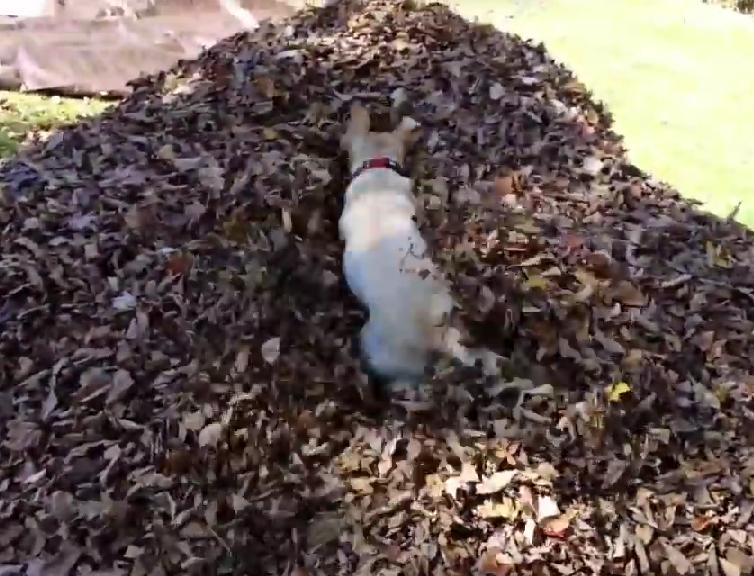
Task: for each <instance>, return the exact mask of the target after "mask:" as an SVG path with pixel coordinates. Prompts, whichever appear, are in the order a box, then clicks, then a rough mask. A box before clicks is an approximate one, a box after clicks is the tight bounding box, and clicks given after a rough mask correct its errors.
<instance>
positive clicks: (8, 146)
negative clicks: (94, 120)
mask: <svg viewBox="0 0 754 576" xmlns="http://www.w3.org/2000/svg"><path fill="white" fill-rule="evenodd" d="M108 106H110V103H109V102H105V101H102V100H98V99H95V98H81V99H79V98H60V97H57V96H51V97H50V96H40V95H36V94H23V93H18V92H7V91H2V90H0V157H3V156H8V155H10V154H13V153H14V152H15V151H16V150H17V149H18V147H19V146H20V145H21V144H22V143H23V142H24V141H25V140H26V139H27V138H28V137H30V136H31V135H33V134H40V133H43V132H49V131H51V130H54V129H55V128H57V127H59V126H62V125H65V124H69V123H71V122H75V121H76V120H77V119H79V118H82V117H86V116H94V115H97V114H101V113H102V112H103V111H104V110H105V109H106V108H107V107H108Z"/></svg>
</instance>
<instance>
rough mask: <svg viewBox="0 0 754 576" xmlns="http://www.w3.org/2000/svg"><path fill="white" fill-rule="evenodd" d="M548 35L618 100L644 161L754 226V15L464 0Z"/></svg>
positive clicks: (558, 1) (710, 9)
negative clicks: (735, 209)
mask: <svg viewBox="0 0 754 576" xmlns="http://www.w3.org/2000/svg"><path fill="white" fill-rule="evenodd" d="M450 4H451V5H452V6H453V7H454V8H456V9H457V10H458V11H459V12H460V13H462V14H463V15H465V16H467V17H476V18H479V19H480V20H482V21H486V22H491V23H493V24H495V25H496V26H497V27H498V28H500V29H502V30H506V31H511V32H516V33H518V34H520V35H522V36H524V37H527V38H532V39H535V40H537V41H541V42H543V43H544V44H545V46H546V47H547V48H548V50H549V51H550V53H551V54H552V56H553V57H554V58H556V59H557V60H559V61H561V62H563V63H564V64H566V65H567V66H568V67H569V68H571V69H572V70H574V71H575V72H576V74H577V75H578V76H579V78H580V79H581V80H582V81H583V82H584V83H585V84H586V85H587V86H589V88H590V89H591V90H592V91H593V92H594V94H595V96H596V97H597V98H599V99H601V100H603V101H604V102H605V103H607V105H608V107H609V108H610V110H611V111H612V113H613V115H614V117H615V121H616V131H617V132H619V133H621V134H623V135H624V136H625V138H626V145H627V147H628V149H629V153H630V156H631V159H632V160H633V162H634V163H635V164H637V165H638V166H639V167H641V168H642V169H644V170H646V171H647V172H649V173H651V174H653V175H654V176H655V177H657V178H659V179H661V180H664V181H666V182H668V183H670V184H672V185H673V186H675V187H676V188H677V189H678V190H679V191H680V192H681V193H682V194H684V195H685V196H687V197H690V198H694V199H697V200H700V201H702V202H703V203H704V204H705V207H706V208H707V209H709V210H710V211H712V212H714V213H716V214H719V215H721V216H727V215H728V214H729V213H730V212H731V210H732V209H733V208H734V207H735V206H736V204H738V203H739V202H741V209H740V211H739V213H738V218H739V219H740V220H741V221H742V222H744V223H746V224H747V225H748V226H750V227H752V228H754V18H753V17H752V16H747V15H743V14H739V13H736V12H733V11H731V10H726V9H723V8H720V7H718V6H713V5H708V4H703V3H701V2H700V1H699V0H547V1H546V2H545V1H542V0H530V1H525V0H460V1H458V2H455V3H454V2H453V1H450Z"/></svg>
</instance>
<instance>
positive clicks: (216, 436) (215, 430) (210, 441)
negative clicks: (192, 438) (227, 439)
mask: <svg viewBox="0 0 754 576" xmlns="http://www.w3.org/2000/svg"><path fill="white" fill-rule="evenodd" d="M222 433H223V425H222V424H220V422H212V423H210V424H207V425H206V426H205V427H204V428H202V429H201V431H200V432H199V438H198V441H199V446H209V447H211V448H217V444H218V443H219V442H220V438H221V437H222Z"/></svg>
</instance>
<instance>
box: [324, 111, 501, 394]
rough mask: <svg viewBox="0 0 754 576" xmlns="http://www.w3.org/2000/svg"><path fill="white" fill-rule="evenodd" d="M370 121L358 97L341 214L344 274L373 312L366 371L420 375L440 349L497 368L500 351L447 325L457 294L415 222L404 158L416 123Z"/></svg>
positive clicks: (347, 142) (403, 378) (401, 377)
mask: <svg viewBox="0 0 754 576" xmlns="http://www.w3.org/2000/svg"><path fill="white" fill-rule="evenodd" d="M370 124H371V122H370V116H369V112H368V110H367V109H366V108H364V107H363V106H361V105H359V104H354V105H353V106H352V108H351V116H350V119H349V121H348V125H347V129H346V130H345V133H344V134H343V136H342V138H341V148H342V149H343V150H344V151H346V152H347V154H348V158H349V163H350V169H351V181H350V184H349V185H348V187H347V189H346V192H345V197H344V203H343V212H342V214H341V217H340V220H339V222H338V227H339V232H340V236H341V239H342V240H343V241H344V243H345V250H344V254H343V272H344V275H345V279H346V282H347V284H348V286H349V288H350V290H351V292H352V293H353V294H354V295H355V296H356V298H357V299H358V300H359V301H360V302H361V303H362V304H363V305H364V306H365V307H366V308H367V309H368V312H369V319H368V321H367V322H366V324H365V325H364V327H363V328H362V330H361V335H360V348H361V356H362V360H363V362H364V363H365V365H366V368H367V371H368V373H372V374H374V375H376V376H378V377H379V378H380V379H383V380H386V381H388V382H392V383H395V382H401V383H402V384H403V383H406V382H413V383H420V382H421V380H422V379H423V378H424V376H425V374H426V370H427V368H428V367H429V366H430V364H431V359H432V358H433V357H435V356H436V355H437V354H438V353H439V354H448V355H450V356H451V357H453V358H455V359H457V360H458V361H460V362H461V363H462V364H464V365H466V366H472V365H474V364H476V363H477V362H478V361H481V362H482V365H483V369H484V372H485V374H488V375H494V374H495V372H496V369H497V356H496V355H495V354H494V353H492V352H491V351H478V350H477V351H475V350H471V349H468V348H466V347H465V346H463V345H462V344H461V342H460V340H461V338H460V331H458V330H457V329H455V328H451V326H450V325H449V320H450V315H451V312H452V311H453V309H454V307H455V302H454V300H453V297H452V295H451V293H450V290H449V287H448V284H447V283H446V282H445V280H444V278H443V277H442V275H441V274H440V273H439V271H438V269H437V267H436V266H435V265H434V263H433V262H432V260H431V258H430V257H429V256H428V255H427V244H426V242H425V240H424V238H422V235H421V233H420V231H419V228H418V226H417V224H416V218H415V215H416V207H415V202H416V199H415V196H414V193H413V183H412V181H411V179H410V178H409V177H408V176H406V175H405V174H404V172H403V168H402V166H403V164H404V160H405V156H406V151H407V149H408V147H409V146H410V145H411V144H412V143H413V142H414V141H415V140H416V135H417V132H418V131H417V129H418V128H419V124H418V123H417V122H416V121H415V120H414V119H412V118H411V117H408V116H405V117H403V119H402V120H401V121H400V123H399V124H398V126H397V127H396V128H395V129H394V130H393V131H392V132H372V131H370Z"/></svg>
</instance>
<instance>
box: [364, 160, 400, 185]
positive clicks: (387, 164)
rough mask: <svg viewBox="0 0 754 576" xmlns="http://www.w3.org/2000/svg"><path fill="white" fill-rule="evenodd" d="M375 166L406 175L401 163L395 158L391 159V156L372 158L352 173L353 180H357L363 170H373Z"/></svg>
mask: <svg viewBox="0 0 754 576" xmlns="http://www.w3.org/2000/svg"><path fill="white" fill-rule="evenodd" d="M373 168H387V169H389V170H392V171H393V172H396V173H398V174H400V175H401V176H406V174H405V172H404V171H403V168H402V167H401V165H400V164H398V162H396V161H395V160H391V159H390V158H372V159H371V160H367V161H366V162H364V163H363V164H362V165H361V166H359V167H358V168H357V169H356V171H355V172H354V173H353V174H352V175H351V180H355V179H356V178H357V177H358V176H360V175H361V173H362V172H365V171H366V170H372V169H373Z"/></svg>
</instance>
